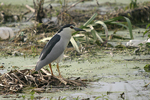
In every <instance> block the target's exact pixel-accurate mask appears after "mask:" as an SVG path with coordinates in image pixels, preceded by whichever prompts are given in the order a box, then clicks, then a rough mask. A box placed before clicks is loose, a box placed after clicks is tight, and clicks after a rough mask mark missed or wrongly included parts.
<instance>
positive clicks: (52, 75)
mask: <svg viewBox="0 0 150 100" xmlns="http://www.w3.org/2000/svg"><path fill="white" fill-rule="evenodd" d="M49 68H50V70H51V74H52V76H54V74H53V71H52V67H51V63H50V64H49Z"/></svg>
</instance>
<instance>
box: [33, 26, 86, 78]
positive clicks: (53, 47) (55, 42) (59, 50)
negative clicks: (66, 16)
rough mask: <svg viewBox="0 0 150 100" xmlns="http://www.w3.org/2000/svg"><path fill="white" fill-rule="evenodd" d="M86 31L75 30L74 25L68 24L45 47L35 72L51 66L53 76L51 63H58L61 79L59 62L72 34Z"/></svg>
mask: <svg viewBox="0 0 150 100" xmlns="http://www.w3.org/2000/svg"><path fill="white" fill-rule="evenodd" d="M74 30H75V31H85V30H82V29H80V28H75V26H74V25H73V24H67V25H65V26H63V27H62V28H61V29H60V30H59V31H58V32H57V33H56V34H55V35H54V36H53V37H52V38H51V39H50V40H49V42H48V43H47V44H46V45H45V47H44V49H43V50H42V52H41V54H40V57H39V61H38V62H37V64H36V67H35V70H36V71H38V70H40V69H41V68H42V67H44V66H45V65H47V64H49V67H50V71H51V74H52V75H54V74H53V71H52V68H51V63H52V62H53V61H56V63H57V70H58V72H59V76H60V77H61V74H60V70H59V64H58V63H59V62H60V61H61V59H62V58H63V56H64V50H65V49H66V47H67V45H68V43H69V41H70V38H71V35H72V32H73V31H74Z"/></svg>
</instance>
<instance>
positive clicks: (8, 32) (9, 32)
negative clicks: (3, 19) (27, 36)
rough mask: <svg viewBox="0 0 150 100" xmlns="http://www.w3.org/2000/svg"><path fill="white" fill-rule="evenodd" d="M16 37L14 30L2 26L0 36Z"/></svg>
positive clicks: (5, 37) (6, 37) (3, 38)
mask: <svg viewBox="0 0 150 100" xmlns="http://www.w3.org/2000/svg"><path fill="white" fill-rule="evenodd" d="M12 37H14V31H13V30H12V29H11V28H9V27H0V38H1V39H2V40H5V39H9V38H12Z"/></svg>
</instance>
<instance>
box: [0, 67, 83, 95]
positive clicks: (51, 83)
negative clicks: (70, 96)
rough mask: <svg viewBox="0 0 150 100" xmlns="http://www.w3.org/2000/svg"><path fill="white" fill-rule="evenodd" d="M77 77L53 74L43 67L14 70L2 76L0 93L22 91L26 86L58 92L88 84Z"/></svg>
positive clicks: (0, 78)
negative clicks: (69, 77) (39, 68)
mask: <svg viewBox="0 0 150 100" xmlns="http://www.w3.org/2000/svg"><path fill="white" fill-rule="evenodd" d="M79 79H80V78H76V79H75V80H69V79H64V78H59V77H56V76H52V75H51V74H50V72H49V71H47V70H45V69H41V70H40V71H38V72H37V71H35V70H31V69H24V70H12V71H10V72H8V73H5V74H3V75H1V77H0V94H3V93H16V92H22V90H23V88H25V87H35V88H34V89H33V90H32V91H35V92H56V91H58V90H61V89H63V90H66V89H79V88H81V87H85V86H86V84H85V83H84V82H82V81H81V80H79Z"/></svg>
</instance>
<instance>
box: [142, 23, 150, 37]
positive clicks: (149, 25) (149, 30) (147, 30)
mask: <svg viewBox="0 0 150 100" xmlns="http://www.w3.org/2000/svg"><path fill="white" fill-rule="evenodd" d="M149 27H150V24H148V25H147V26H146V31H145V32H144V33H143V36H144V35H145V34H147V33H148V38H150V29H148V28H149Z"/></svg>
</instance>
